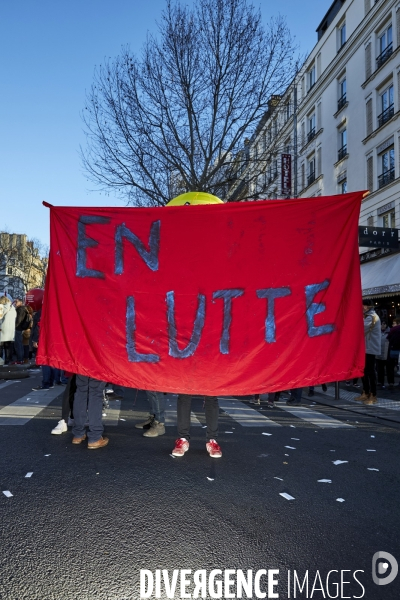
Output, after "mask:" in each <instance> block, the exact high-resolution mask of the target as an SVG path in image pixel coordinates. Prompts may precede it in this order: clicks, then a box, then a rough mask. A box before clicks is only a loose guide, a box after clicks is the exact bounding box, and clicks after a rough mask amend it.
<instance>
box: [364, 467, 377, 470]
mask: <svg viewBox="0 0 400 600" xmlns="http://www.w3.org/2000/svg"><path fill="white" fill-rule="evenodd" d="M367 469H368V471H379V469H374V467H367Z"/></svg>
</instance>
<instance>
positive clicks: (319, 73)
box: [316, 53, 321, 79]
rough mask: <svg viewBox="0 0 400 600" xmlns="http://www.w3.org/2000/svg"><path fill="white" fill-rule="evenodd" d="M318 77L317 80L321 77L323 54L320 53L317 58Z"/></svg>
mask: <svg viewBox="0 0 400 600" xmlns="http://www.w3.org/2000/svg"><path fill="white" fill-rule="evenodd" d="M316 75H317V79H318V78H319V77H321V53H319V54H318V56H317V73H316Z"/></svg>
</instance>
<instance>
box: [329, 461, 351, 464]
mask: <svg viewBox="0 0 400 600" xmlns="http://www.w3.org/2000/svg"><path fill="white" fill-rule="evenodd" d="M332 462H333V464H334V465H344V463H348V462H349V461H348V460H333V461H332Z"/></svg>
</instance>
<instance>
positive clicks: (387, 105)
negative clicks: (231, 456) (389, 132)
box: [378, 84, 394, 127]
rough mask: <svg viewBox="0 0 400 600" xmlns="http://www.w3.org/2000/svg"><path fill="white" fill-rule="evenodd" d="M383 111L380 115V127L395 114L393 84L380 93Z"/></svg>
mask: <svg viewBox="0 0 400 600" xmlns="http://www.w3.org/2000/svg"><path fill="white" fill-rule="evenodd" d="M380 107H381V111H382V112H381V113H380V115H378V127H382V125H384V124H385V123H386V122H387V121H389V119H391V118H392V117H393V115H394V102H393V84H391V85H390V86H389V87H388V88H386V90H385V91H384V92H383V93H382V94H381V95H380Z"/></svg>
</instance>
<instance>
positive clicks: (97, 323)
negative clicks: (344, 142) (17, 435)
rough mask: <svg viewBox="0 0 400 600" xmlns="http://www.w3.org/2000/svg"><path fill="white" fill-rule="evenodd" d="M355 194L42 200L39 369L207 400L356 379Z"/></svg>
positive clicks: (359, 359)
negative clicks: (46, 255)
mask: <svg viewBox="0 0 400 600" xmlns="http://www.w3.org/2000/svg"><path fill="white" fill-rule="evenodd" d="M362 196H363V193H362V192H359V193H349V194H345V195H339V196H330V197H316V198H307V199H296V200H276V201H257V202H247V203H233V204H216V205H204V206H168V207H163V208H82V207H79V208H77V207H53V206H50V216H51V218H50V227H51V242H50V243H51V250H50V262H49V271H48V276H47V280H46V287H45V298H44V305H43V314H42V318H41V332H40V343H39V355H38V362H39V364H47V365H51V366H53V367H57V368H60V369H65V370H67V371H72V372H75V373H80V374H83V375H89V376H91V377H94V378H96V379H100V380H105V381H109V382H112V383H119V384H121V385H124V386H130V387H137V388H140V389H148V390H158V391H165V392H181V393H194V394H206V395H230V394H236V395H245V394H253V393H259V392H267V391H278V390H284V389H288V388H296V387H302V386H308V385H315V384H318V383H323V382H329V381H336V380H343V379H350V378H352V377H358V376H360V375H362V373H363V367H364V357H365V355H364V353H365V348H364V333H363V319H362V307H361V281H360V266H359V256H358V237H357V236H358V217H359V208H360V203H361V199H362ZM48 206H49V205H48Z"/></svg>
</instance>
